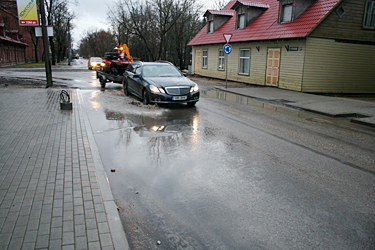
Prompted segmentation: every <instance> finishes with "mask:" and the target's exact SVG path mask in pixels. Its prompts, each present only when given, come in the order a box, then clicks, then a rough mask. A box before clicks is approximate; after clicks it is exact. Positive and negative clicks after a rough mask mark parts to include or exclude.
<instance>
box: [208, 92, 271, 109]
mask: <svg viewBox="0 0 375 250" xmlns="http://www.w3.org/2000/svg"><path fill="white" fill-rule="evenodd" d="M204 93H205V94H206V95H207V96H209V97H213V98H215V99H219V100H224V101H228V102H234V103H239V104H244V105H249V106H253V107H258V108H264V109H266V110H269V111H271V112H276V111H277V109H278V107H276V106H275V105H272V104H269V103H263V102H258V101H256V100H254V99H253V98H250V97H246V96H241V95H237V94H233V93H228V92H223V91H219V90H208V91H205V92H204Z"/></svg>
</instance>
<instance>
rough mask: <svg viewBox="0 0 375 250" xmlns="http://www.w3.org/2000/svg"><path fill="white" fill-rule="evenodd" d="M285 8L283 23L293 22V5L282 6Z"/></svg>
mask: <svg viewBox="0 0 375 250" xmlns="http://www.w3.org/2000/svg"><path fill="white" fill-rule="evenodd" d="M282 8H283V16H282V19H281V22H282V23H289V22H291V21H292V15H293V4H285V5H283V6H282Z"/></svg>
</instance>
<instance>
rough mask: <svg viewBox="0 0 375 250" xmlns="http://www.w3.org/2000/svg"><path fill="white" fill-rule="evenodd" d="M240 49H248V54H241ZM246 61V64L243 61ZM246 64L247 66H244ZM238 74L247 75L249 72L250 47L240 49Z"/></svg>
mask: <svg viewBox="0 0 375 250" xmlns="http://www.w3.org/2000/svg"><path fill="white" fill-rule="evenodd" d="M242 51H249V56H244V55H242V54H241V52H242ZM246 61H247V65H246V64H245V65H244V62H246ZM246 66H247V67H246ZM238 74H240V75H249V74H250V49H240V61H239V64H238Z"/></svg>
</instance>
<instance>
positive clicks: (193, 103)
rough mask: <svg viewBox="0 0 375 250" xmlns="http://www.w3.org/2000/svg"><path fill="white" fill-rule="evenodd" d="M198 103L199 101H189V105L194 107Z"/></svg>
mask: <svg viewBox="0 0 375 250" xmlns="http://www.w3.org/2000/svg"><path fill="white" fill-rule="evenodd" d="M196 103H197V102H188V103H187V105H188V107H194V106H195V104H196Z"/></svg>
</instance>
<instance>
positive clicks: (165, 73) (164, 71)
mask: <svg viewBox="0 0 375 250" xmlns="http://www.w3.org/2000/svg"><path fill="white" fill-rule="evenodd" d="M143 76H145V77H176V76H181V73H180V71H178V69H177V68H175V67H173V66H171V65H145V66H143Z"/></svg>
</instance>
